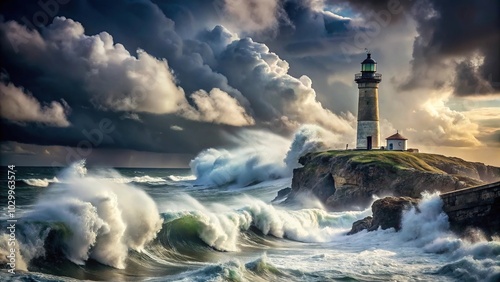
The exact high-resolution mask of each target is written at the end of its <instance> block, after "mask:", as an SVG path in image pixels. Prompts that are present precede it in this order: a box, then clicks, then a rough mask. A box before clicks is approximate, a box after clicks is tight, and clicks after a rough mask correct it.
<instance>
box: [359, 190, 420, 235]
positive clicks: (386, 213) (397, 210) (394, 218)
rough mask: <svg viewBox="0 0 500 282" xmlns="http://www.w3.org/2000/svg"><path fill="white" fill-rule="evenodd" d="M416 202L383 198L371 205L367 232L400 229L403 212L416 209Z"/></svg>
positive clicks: (405, 198) (399, 198) (397, 198)
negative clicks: (371, 214)
mask: <svg viewBox="0 0 500 282" xmlns="http://www.w3.org/2000/svg"><path fill="white" fill-rule="evenodd" d="M417 204H418V200H417V199H414V198H410V197H385V198H383V199H379V200H376V201H375V202H374V203H373V205H372V213H373V220H372V223H371V226H370V228H368V231H373V230H377V229H378V228H379V227H381V228H382V229H388V228H394V229H396V231H399V230H400V229H401V218H402V215H403V211H405V210H408V209H410V208H412V207H416V206H417Z"/></svg>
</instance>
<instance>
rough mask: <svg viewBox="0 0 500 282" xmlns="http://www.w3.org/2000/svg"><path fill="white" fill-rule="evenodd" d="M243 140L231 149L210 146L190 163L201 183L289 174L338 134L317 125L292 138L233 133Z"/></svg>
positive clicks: (218, 183)
mask: <svg viewBox="0 0 500 282" xmlns="http://www.w3.org/2000/svg"><path fill="white" fill-rule="evenodd" d="M232 138H233V139H235V140H233V141H235V142H234V143H237V144H241V145H240V146H239V147H238V148H236V149H232V150H226V149H212V148H211V149H207V150H205V151H202V152H201V153H200V154H198V156H196V157H195V158H194V159H193V160H192V161H191V163H190V167H191V170H192V172H193V174H194V175H196V177H197V180H196V182H197V183H198V184H204V185H216V186H221V185H227V184H236V185H238V186H239V187H241V186H246V185H249V184H252V183H257V182H262V181H266V180H270V179H276V178H282V177H288V176H290V175H291V173H292V170H293V169H294V168H296V167H298V166H299V164H298V162H297V161H298V158H299V157H300V156H302V155H304V154H306V153H309V152H313V151H318V150H325V149H328V148H332V147H333V146H334V144H335V142H337V141H338V138H337V137H336V136H335V135H334V134H332V133H330V132H328V131H326V130H325V129H323V128H321V127H319V126H316V125H304V126H302V127H301V128H300V129H299V130H298V131H297V132H296V133H295V135H294V137H293V140H292V141H290V140H288V139H286V138H283V137H281V136H279V135H276V134H273V133H270V132H265V131H258V130H247V131H242V132H240V133H239V134H238V135H237V136H233V137H232Z"/></svg>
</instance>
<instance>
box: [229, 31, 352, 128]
mask: <svg viewBox="0 0 500 282" xmlns="http://www.w3.org/2000/svg"><path fill="white" fill-rule="evenodd" d="M220 56H221V58H222V59H221V68H222V72H223V73H224V74H226V76H227V77H228V81H229V83H230V84H231V85H233V86H235V87H237V88H238V89H240V91H241V92H242V94H243V95H244V96H245V97H246V98H247V99H248V101H249V102H250V104H251V105H252V110H253V111H255V115H254V116H256V117H260V118H261V119H263V120H264V121H266V122H271V123H280V124H281V125H283V126H285V127H288V126H293V127H295V128H296V125H298V124H304V123H313V124H318V125H320V126H322V127H324V128H326V129H328V130H331V131H333V132H337V133H343V134H346V135H350V136H353V134H354V128H353V125H354V122H355V120H354V116H353V115H352V114H350V113H347V114H345V115H344V116H339V115H336V114H334V113H332V112H331V111H329V110H328V109H325V108H324V107H323V106H322V105H321V103H320V102H318V101H317V99H316V92H315V91H314V89H313V88H312V81H311V79H310V78H309V77H307V76H305V75H304V76H302V77H300V78H295V77H293V76H291V75H290V74H289V73H288V70H289V65H288V63H287V62H286V61H284V60H282V59H280V57H279V56H278V55H277V54H275V53H273V52H270V51H269V48H268V47H267V46H266V45H265V44H261V43H257V42H254V41H253V40H252V39H251V38H244V39H240V40H236V41H234V42H232V43H231V44H230V45H228V46H227V48H226V50H225V51H224V52H223V53H222V54H221V55H220Z"/></svg>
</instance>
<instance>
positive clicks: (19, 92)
mask: <svg viewBox="0 0 500 282" xmlns="http://www.w3.org/2000/svg"><path fill="white" fill-rule="evenodd" d="M68 111H69V107H68V106H67V105H66V104H65V102H64V100H63V103H62V104H61V103H59V102H56V101H52V102H51V103H50V104H49V105H43V106H42V105H41V104H40V102H39V101H38V100H37V99H36V98H35V97H33V96H32V95H31V94H30V93H29V92H25V91H24V90H23V89H22V88H18V87H16V86H15V85H14V84H12V83H9V84H4V83H0V115H1V116H2V117H3V118H6V119H8V120H11V121H14V122H21V123H24V122H37V123H43V124H46V125H51V126H57V127H66V126H69V125H70V122H69V121H68V119H67V116H66V114H67V113H68Z"/></svg>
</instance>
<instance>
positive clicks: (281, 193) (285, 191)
mask: <svg viewBox="0 0 500 282" xmlns="http://www.w3.org/2000/svg"><path fill="white" fill-rule="evenodd" d="M290 191H292V188H290V187H287V188H283V189H281V190H279V191H278V195H276V197H275V198H274V199H273V200H272V201H271V203H273V202H276V201H280V200H283V199H284V198H285V197H286V196H288V194H290Z"/></svg>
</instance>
